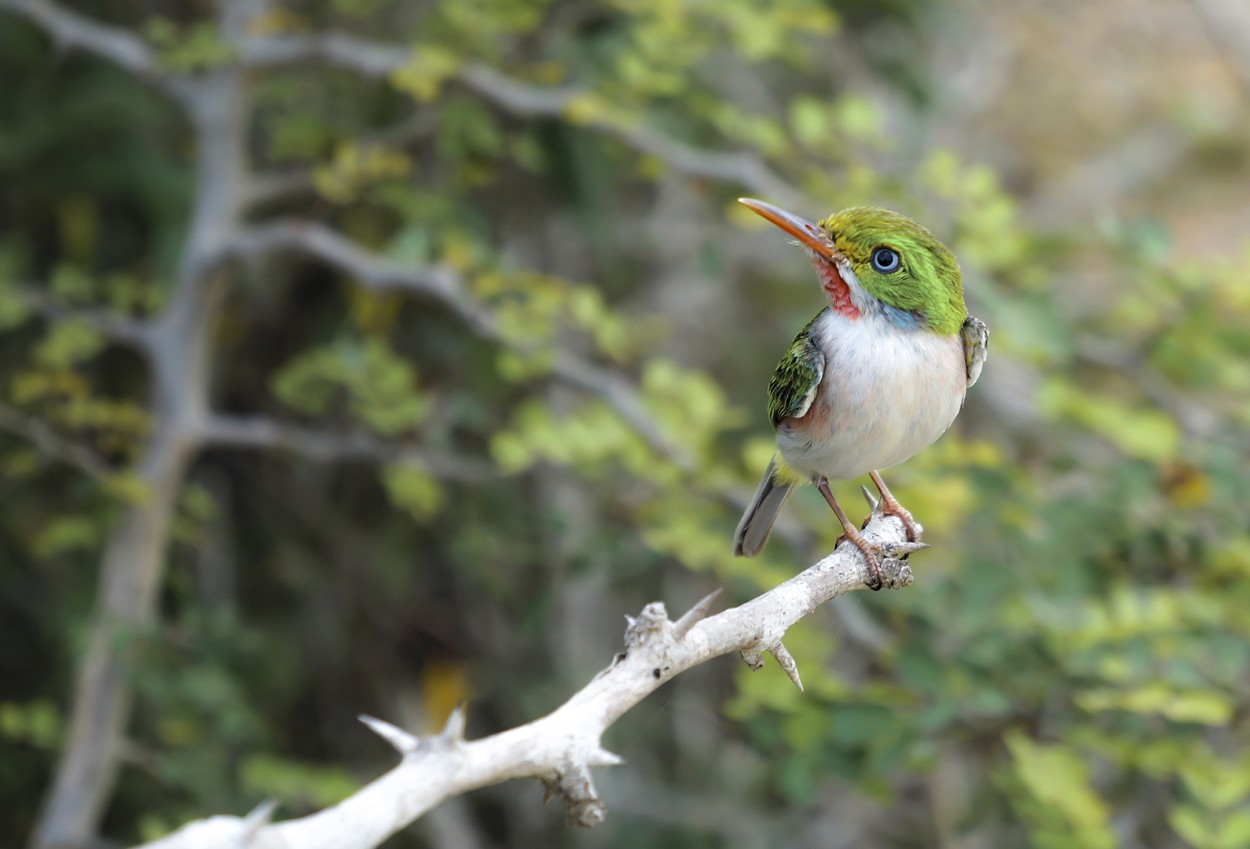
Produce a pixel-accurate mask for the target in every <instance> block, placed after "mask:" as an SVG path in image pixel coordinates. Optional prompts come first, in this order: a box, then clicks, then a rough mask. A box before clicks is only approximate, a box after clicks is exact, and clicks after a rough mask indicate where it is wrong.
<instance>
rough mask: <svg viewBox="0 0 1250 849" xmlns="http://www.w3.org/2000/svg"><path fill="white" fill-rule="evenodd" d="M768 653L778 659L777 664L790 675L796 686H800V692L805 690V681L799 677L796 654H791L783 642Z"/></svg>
mask: <svg viewBox="0 0 1250 849" xmlns="http://www.w3.org/2000/svg"><path fill="white" fill-rule="evenodd" d="M768 653H769V654H771V655H772V656H773V657H775V658H776V659H777V664H778V665H779V666H780V667H781V668H782V670H783V671H784V672H785V673H786V675H787V676H789V678H790V681H791V682H793V683H794V686H796V687H798V688H799V692H800V693H801V692H803V681H802V679H800V678H799V665H798V663H797V662H796V661H795V660H794V655H792V654H790V652H789V651H788V650H787V649H786V647H785V646H784V645H782V644H781V643H777V645H775V646H773V647H772V648H771V649H769V650H768Z"/></svg>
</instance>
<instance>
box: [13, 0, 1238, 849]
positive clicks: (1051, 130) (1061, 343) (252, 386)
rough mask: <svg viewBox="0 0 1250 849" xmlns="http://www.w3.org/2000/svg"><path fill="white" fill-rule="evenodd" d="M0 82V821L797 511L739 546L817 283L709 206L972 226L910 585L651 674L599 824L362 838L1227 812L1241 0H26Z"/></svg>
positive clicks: (68, 833) (819, 842)
mask: <svg viewBox="0 0 1250 849" xmlns="http://www.w3.org/2000/svg"><path fill="white" fill-rule="evenodd" d="M0 80H2V81H3V82H2V84H0V126H2V128H3V129H2V131H0V563H2V564H3V565H2V568H0V798H2V799H3V800H4V802H3V805H2V806H0V808H2V812H0V845H5V846H15V847H16V846H21V845H27V844H29V845H33V846H36V847H38V849H47V847H50V846H53V845H61V846H89V845H117V844H119V843H120V844H126V843H134V842H137V841H139V840H142V839H147V838H151V837H154V836H157V835H159V834H162V833H164V832H165V831H167V830H169V829H170V828H172V827H175V826H176V825H178V824H180V823H182V822H184V821H186V820H189V819H193V818H198V817H202V816H206V815H209V814H214V813H233V814H241V813H243V812H245V811H247V810H249V809H250V808H252V807H253V806H255V805H256V804H257V803H259V802H261V801H262V800H264V799H266V798H270V797H272V798H275V799H278V800H280V802H281V805H282V807H281V809H280V812H279V816H280V817H283V818H285V817H294V816H300V815H303V814H305V813H308V812H310V811H312V810H315V809H318V808H320V807H324V806H326V805H328V804H331V803H333V802H335V801H337V800H339V799H340V798H342V797H344V796H345V795H347V794H349V793H350V792H351V791H352V790H353V789H354V788H356V787H358V786H359V785H360V784H361V783H363V782H364V781H366V780H368V779H370V778H372V777H374V776H376V775H378V774H380V773H381V772H382V771H384V770H385V769H386V768H388V767H389V766H391V764H392V763H393V756H392V754H391V753H390V752H389V751H388V750H387V748H386V747H385V746H384V745H383V744H382V743H381V742H380V741H379V740H377V739H375V738H374V737H373V736H372V735H371V734H370V733H369V732H368V731H367V730H366V729H365V728H363V727H362V726H361V725H359V723H357V722H356V720H355V717H356V715H357V714H359V713H362V712H363V713H370V714H373V715H376V716H379V717H382V718H385V719H387V720H390V721H392V722H395V723H397V724H399V725H402V726H405V727H408V728H410V729H413V730H428V729H431V728H435V727H437V726H438V725H439V724H440V723H441V722H442V720H443V719H444V717H445V716H446V714H447V712H448V711H449V710H450V709H451V708H452V706H454V705H455V704H457V703H459V702H462V701H465V702H467V703H468V705H469V714H470V723H469V730H470V733H471V734H472V735H475V736H476V735H483V734H487V733H491V732H494V731H497V730H501V729H503V728H505V727H508V726H511V725H515V724H518V723H521V722H524V721H527V720H529V719H531V718H534V717H536V716H538V715H541V714H542V713H544V712H546V711H548V710H550V709H551V708H553V707H555V706H556V705H558V704H559V703H560V702H562V701H563V700H564V699H565V698H566V697H567V696H568V695H569V694H570V693H572V692H573V691H574V690H575V689H576V688H578V687H579V686H580V685H581V684H583V683H584V682H585V681H587V680H588V679H589V677H590V676H592V675H593V674H594V672H595V671H597V670H598V669H600V668H601V667H603V666H604V665H605V664H606V662H607V661H608V660H609V658H610V657H611V655H612V653H613V652H614V651H615V650H616V648H617V646H618V645H619V639H620V634H621V631H622V629H623V624H624V620H623V619H622V615H623V614H626V613H635V612H637V611H638V610H639V609H640V608H641V606H642V605H643V604H644V603H646V602H648V601H650V600H653V599H663V600H665V601H666V602H667V603H668V604H669V606H670V609H680V608H681V607H683V606H685V605H687V604H689V603H691V602H692V601H694V600H695V599H697V598H698V597H699V596H701V595H702V594H704V593H705V592H707V591H708V590H710V589H712V588H714V587H717V586H724V587H726V588H727V589H728V595H727V597H726V602H727V603H732V602H738V601H742V600H744V599H746V598H749V597H751V596H752V595H754V594H757V593H759V592H760V591H762V590H764V589H765V588H767V587H770V586H772V585H773V584H775V583H777V582H778V581H780V580H783V579H784V578H786V577H787V576H789V575H791V574H793V573H794V572H796V571H797V570H799V569H800V568H802V567H804V566H806V565H808V564H809V563H811V562H812V561H813V560H814V559H815V558H817V557H818V556H820V555H821V554H823V553H824V552H827V551H828V550H829V549H830V547H831V546H832V545H833V542H834V539H835V537H836V535H837V530H838V529H837V526H836V523H835V522H834V521H832V518H831V516H830V515H829V512H828V510H827V508H826V507H825V506H824V505H823V503H822V502H821V501H820V500H819V497H818V496H816V495H815V494H813V493H812V492H810V491H808V492H803V493H801V494H800V495H799V496H797V497H795V498H794V499H792V502H791V503H790V504H789V505H787V508H786V511H785V514H784V517H783V521H782V523H781V526H780V530H779V533H778V535H777V536H776V537H775V538H774V540H773V541H772V543H771V544H770V546H769V547H768V549H767V551H766V552H765V554H764V556H762V557H761V558H759V559H758V560H752V561H743V560H735V559H733V558H732V557H731V556H730V537H731V534H732V531H733V528H734V525H735V523H736V521H737V518H738V511H739V509H740V507H741V504H742V503H743V500H744V499H745V498H746V496H747V495H748V494H749V492H750V491H751V489H752V487H753V486H754V484H755V482H756V479H757V475H758V474H759V472H760V470H761V469H762V468H763V466H764V464H765V463H766V461H767V457H768V455H769V453H770V446H771V432H770V429H769V426H768V422H767V420H766V417H765V415H764V413H763V405H764V387H765V385H766V382H767V379H768V376H769V373H770V371H771V369H772V366H773V364H774V363H775V362H776V359H777V357H778V356H779V355H780V354H781V352H782V351H783V350H784V348H785V346H786V344H787V343H788V341H789V340H790V338H791V337H792V336H793V334H794V333H795V332H796V331H797V330H798V329H799V328H800V327H801V326H802V325H803V324H804V323H805V322H806V321H807V319H808V318H809V317H810V316H811V315H812V314H813V313H814V312H815V311H816V310H817V309H819V308H820V306H821V304H822V301H821V295H820V291H819V289H818V287H817V283H816V281H815V279H814V277H813V274H812V271H811V269H810V267H809V266H808V264H807V262H806V261H805V259H804V258H803V256H802V254H801V253H800V252H798V251H797V250H795V249H794V248H792V247H791V246H789V245H787V244H786V241H785V239H784V237H783V236H782V235H781V234H780V233H779V232H777V231H776V230H775V229H773V228H770V227H768V226H767V225H766V224H764V223H763V222H761V221H760V220H758V219H754V218H753V217H752V216H751V215H750V214H749V213H747V212H746V211H745V210H743V209H741V208H740V207H738V206H737V205H736V204H735V203H734V198H736V197H737V196H739V195H752V196H756V197H760V198H763V199H765V200H769V201H772V202H774V203H778V204H781V205H784V206H787V207H789V208H791V209H794V210H795V211H796V212H799V213H802V214H805V215H808V216H811V217H819V216H823V215H825V214H827V213H829V212H832V211H833V210H835V209H838V208H840V207H843V206H847V205H851V204H858V203H874V204H879V205H885V206H890V207H893V208H896V209H899V210H901V211H904V212H906V213H908V214H910V215H912V216H913V217H915V218H917V219H919V220H920V221H922V222H924V223H925V224H927V225H928V226H929V227H931V228H932V229H933V230H934V231H935V232H936V233H937V234H938V235H939V236H940V237H942V238H943V239H945V240H946V241H947V242H948V243H949V244H950V245H951V246H952V247H953V248H954V250H955V252H956V253H957V255H958V256H959V257H960V259H961V261H962V264H963V268H964V274H965V278H966V286H967V293H968V300H969V304H970V307H971V309H972V312H973V313H974V314H976V315H979V316H981V317H983V318H984V319H985V320H986V322H987V323H988V324H989V326H990V327H991V329H992V332H993V338H992V341H991V356H990V360H989V363H988V365H987V367H986V370H985V374H984V376H983V378H982V380H981V382H980V383H979V384H978V385H977V386H976V387H975V388H974V389H973V391H972V392H971V393H970V396H969V400H968V403H967V406H966V408H965V410H964V412H963V415H962V416H961V418H960V419H959V421H958V423H957V425H956V427H955V428H954V429H953V430H952V432H950V433H948V434H947V435H946V436H945V437H943V439H942V440H941V441H940V442H939V443H938V444H937V445H936V446H935V447H933V448H931V449H929V450H928V451H926V452H924V453H923V454H921V455H920V456H919V457H917V458H916V459H914V460H912V461H911V462H909V463H907V464H905V465H904V466H902V467H900V468H897V469H895V470H893V471H891V472H889V473H887V478H888V479H889V481H890V482H891V483H892V484H893V485H894V488H895V492H896V493H897V494H898V495H899V496H900V498H901V500H902V501H903V502H904V503H905V504H907V505H908V506H909V507H910V508H911V510H912V511H913V512H914V513H915V514H916V515H917V517H918V518H919V520H920V521H921V522H923V523H924V525H925V527H926V529H927V535H926V539H927V540H928V541H929V542H931V543H933V544H934V548H933V549H932V550H931V551H927V552H924V553H923V554H920V555H917V556H916V557H915V558H914V559H913V564H914V567H915V569H916V574H917V579H916V582H915V584H914V585H913V586H912V587H911V588H910V589H907V590H905V591H902V592H885V593H879V594H869V593H859V594H855V595H854V596H851V597H846V598H842V599H838V600H837V601H835V602H834V603H832V604H831V605H829V606H828V607H827V609H824V610H822V611H819V612H818V614H817V615H815V616H813V617H811V618H810V619H809V620H807V621H806V622H804V623H803V624H802V625H801V626H800V627H798V628H796V629H795V631H794V633H793V634H792V635H791V637H790V639H789V640H788V645H789V648H790V650H791V651H792V653H793V654H794V655H795V657H796V658H797V659H798V661H799V664H800V667H801V669H802V671H803V677H804V681H805V683H806V685H807V692H806V693H805V694H799V693H798V692H797V691H796V690H795V689H794V688H793V687H792V686H791V685H790V683H789V682H788V681H787V680H786V678H785V676H784V675H782V674H781V673H780V672H779V671H778V670H777V669H776V667H775V666H771V665H770V666H769V667H767V668H765V670H763V671H762V672H758V673H750V672H748V671H746V669H745V668H744V667H743V666H742V665H741V664H739V663H737V662H731V661H730V660H729V659H724V660H721V661H718V662H714V663H711V664H708V665H707V666H706V667H703V668H701V669H699V670H696V671H694V672H692V673H690V674H688V675H685V676H683V677H682V678H681V679H679V680H678V681H677V682H675V683H674V684H671V685H669V686H668V687H666V688H665V689H663V690H662V691H661V692H659V693H658V694H656V695H655V696H654V697H652V698H651V699H650V700H648V701H647V702H646V703H644V704H643V705H642V706H640V707H639V708H638V709H636V710H634V711H633V712H631V713H630V714H629V715H627V716H626V717H625V718H624V719H623V720H622V721H621V722H620V723H619V724H618V725H617V726H615V727H614V728H613V729H612V730H611V732H610V735H609V738H608V740H607V743H608V745H609V747H610V748H612V749H613V750H615V751H618V752H620V753H622V754H623V755H625V756H626V757H627V758H628V765H627V766H625V767H623V768H619V769H614V770H611V771H605V772H603V773H602V775H601V779H600V781H601V790H602V792H603V795H604V797H605V800H606V802H607V803H608V805H609V807H610V809H611V812H612V813H611V815H610V817H609V819H608V821H607V822H606V823H605V824H604V825H603V826H602V827H600V828H598V829H596V830H595V831H593V832H590V833H583V832H578V831H573V830H570V829H567V828H566V827H565V826H564V825H563V823H562V822H561V818H560V815H559V812H558V811H555V810H552V809H544V808H543V807H541V805H540V804H539V800H540V798H541V790H540V788H539V787H538V786H537V784H536V783H514V784H512V785H508V786H502V787H497V788H491V789H487V790H482V791H479V792H477V793H474V794H472V795H470V796H468V797H465V798H461V799H458V800H455V801H453V802H451V803H448V804H447V805H445V806H443V807H442V808H440V809H438V810H437V811H436V812H435V813H434V814H433V815H431V816H430V817H428V818H427V819H425V820H423V821H422V822H420V823H419V824H417V825H416V826H414V827H413V828H411V829H409V830H408V831H407V832H405V833H404V834H402V835H400V836H398V837H396V838H395V839H394V840H393V841H392V842H391V843H389V844H388V845H393V846H396V847H400V846H405V847H407V846H412V847H448V849H495V847H499V849H503V847H533V846H553V847H554V846H573V845H577V846H595V847H605V848H606V847H626V846H628V847H656V849H662V847H684V848H687V849H688V848H689V847H758V846H773V847H822V849H831V848H832V847H843V846H852V845H853V846H874V847H900V849H902V848H903V847H945V849H991V847H1006V846H1034V847H1065V849H1066V848H1067V847H1076V849H1110V847H1151V848H1152V849H1153V848H1154V847H1180V846H1191V847H1200V849H1236V847H1244V846H1247V845H1250V744H1248V742H1247V733H1246V732H1247V722H1248V721H1250V684H1248V682H1250V639H1248V638H1250V614H1248V613H1247V611H1248V610H1250V532H1248V523H1247V513H1248V511H1247V503H1248V501H1250V482H1248V479H1247V474H1246V465H1247V453H1248V451H1250V428H1248V425H1250V359H1248V355H1250V272H1248V271H1247V268H1248V267H1250V253H1248V250H1247V249H1248V246H1250V191H1247V186H1250V142H1248V141H1247V140H1248V139H1250V7H1248V6H1247V5H1246V4H1245V3H1244V2H1242V0H1188V2H1187V0H1108V1H1107V2H1100V3H1084V2H1076V0H1060V2H1051V3H1040V4H1039V3H1031V2H1008V3H1003V2H991V0H959V2H951V3H929V2H920V0H890V2H865V0H768V2H764V0H720V2H715V3H711V2H702V0H616V2H607V3H595V2H590V0H416V2H396V0H357V2H343V0H292V2H286V3H280V2H276V0H275V2H271V3H264V2H260V0H219V1H218V2H217V3H213V2H210V0H202V2H196V3H184V4H166V3H158V2H151V0H84V2H75V3H73V4H72V5H70V4H69V3H68V2H67V3H66V4H64V5H52V4H51V3H48V2H42V0H0ZM857 485H858V484H857V483H854V482H852V483H845V484H841V485H839V488H838V490H837V491H838V492H839V494H840V495H841V496H842V497H843V498H844V499H846V501H845V503H847V504H854V505H855V512H858V511H859V510H860V509H861V507H860V505H861V504H862V502H860V501H859V499H858V495H857V494H856V489H857ZM100 841H103V842H100Z"/></svg>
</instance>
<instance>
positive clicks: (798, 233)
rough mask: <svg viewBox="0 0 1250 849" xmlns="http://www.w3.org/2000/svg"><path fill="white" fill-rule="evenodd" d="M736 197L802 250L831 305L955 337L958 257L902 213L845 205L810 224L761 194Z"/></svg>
mask: <svg viewBox="0 0 1250 849" xmlns="http://www.w3.org/2000/svg"><path fill="white" fill-rule="evenodd" d="M738 200H739V201H740V202H741V203H743V204H745V205H746V206H747V207H749V208H750V209H751V210H752V211H753V212H755V213H757V214H758V215H761V216H763V217H764V218H766V219H767V220H769V221H771V222H772V223H773V224H776V225H777V226H778V227H780V228H781V229H782V230H785V231H786V232H787V233H789V234H790V235H791V236H794V237H795V238H796V239H797V240H798V243H799V245H800V246H801V247H804V248H806V249H807V250H808V252H809V253H810V254H811V257H812V261H813V263H814V264H815V265H816V270H817V272H818V273H819V275H820V280H821V283H822V284H823V285H824V289H825V295H826V296H827V297H828V298H829V304H830V306H832V307H833V309H834V310H835V311H837V312H840V313H842V314H844V315H847V316H850V317H858V316H860V315H863V314H864V313H878V314H881V315H884V317H885V318H887V319H888V320H890V321H891V322H892V323H893V324H895V325H898V326H899V327H902V328H907V329H920V328H925V329H929V330H932V331H933V332H935V333H941V334H943V335H947V336H955V335H958V333H959V329H960V327H961V326H962V325H963V321H964V319H965V318H967V316H968V309H967V307H966V306H965V305H964V289H963V278H962V276H961V275H960V272H959V263H958V262H956V260H955V255H954V254H952V253H951V252H950V249H948V248H947V247H946V245H944V244H942V243H941V242H940V241H938V239H937V237H935V236H934V235H933V234H932V233H930V232H929V231H928V230H926V229H925V228H924V227H921V226H920V225H919V224H917V223H916V222H915V221H912V220H911V219H910V218H908V217H907V216H905V215H900V214H899V213H897V212H891V211H890V210H888V209H880V208H878V207H873V206H852V207H849V208H847V209H844V210H842V211H841V212H836V213H834V214H833V215H830V216H829V217H828V218H826V219H824V220H823V221H820V222H818V223H813V222H811V221H808V220H807V219H805V218H801V217H800V216H798V215H795V214H793V213H790V212H787V211H785V210H784V209H780V208H779V207H776V206H773V205H772V204H770V203H765V202H764V201H761V200H754V199H753V198H739V199H738Z"/></svg>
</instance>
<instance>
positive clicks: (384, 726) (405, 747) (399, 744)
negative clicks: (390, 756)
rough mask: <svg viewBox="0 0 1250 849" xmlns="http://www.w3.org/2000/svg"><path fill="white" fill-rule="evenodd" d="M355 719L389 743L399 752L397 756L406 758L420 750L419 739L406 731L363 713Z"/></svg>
mask: <svg viewBox="0 0 1250 849" xmlns="http://www.w3.org/2000/svg"><path fill="white" fill-rule="evenodd" d="M357 719H359V720H360V721H361V722H363V723H364V724H365V725H367V726H369V729H370V730H371V731H373V733H374V734H377V735H378V736H379V737H381V738H382V739H383V740H385V741H386V742H388V743H390V744H391V745H392V746H393V747H394V748H395V751H397V752H399V754H400V755H401V756H403V757H407V756H408V755H411V754H412V753H413V752H415V751H417V750H418V749H420V748H421V738H420V737H418V736H417V735H415V734H409V733H408V732H407V731H405V730H404V729H402V728H399V727H398V726H395V725H391V724H390V723H389V722H385V721H383V720H381V719H377V718H376V717H372V716H369V715H368V714H364V713H362V714H361V715H360V716H359V717H357Z"/></svg>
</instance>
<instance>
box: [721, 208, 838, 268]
mask: <svg viewBox="0 0 1250 849" xmlns="http://www.w3.org/2000/svg"><path fill="white" fill-rule="evenodd" d="M738 203H740V204H742V205H743V206H745V207H747V208H748V209H750V210H751V211H752V212H754V213H755V214H756V215H759V216H761V217H762V218H765V219H767V220H768V221H771V222H772V223H773V224H776V225H777V226H778V227H780V228H781V229H782V230H785V231H786V232H787V233H789V234H790V235H791V236H793V237H794V238H796V239H798V240H799V242H800V244H802V245H804V246H806V247H809V248H811V249H812V250H814V251H815V252H816V253H818V254H820V255H821V256H822V257H824V258H825V259H827V260H830V261H832V260H833V259H834V257H835V256H836V255H837V252H838V249H837V247H836V246H835V245H834V243H833V237H832V236H831V235H830V234H829V233H828V232H827V231H826V230H825V228H823V227H821V226H820V225H819V224H813V223H812V222H811V221H808V220H807V219H806V218H800V217H799V216H797V215H795V214H794V213H792V212H786V211H785V210H784V209H782V208H781V207H779V206H773V205H772V204H771V203H765V202H764V201H762V200H756V199H755V198H738Z"/></svg>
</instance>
